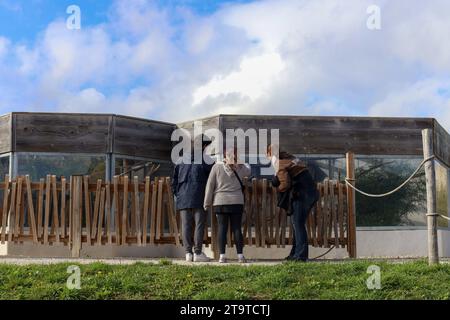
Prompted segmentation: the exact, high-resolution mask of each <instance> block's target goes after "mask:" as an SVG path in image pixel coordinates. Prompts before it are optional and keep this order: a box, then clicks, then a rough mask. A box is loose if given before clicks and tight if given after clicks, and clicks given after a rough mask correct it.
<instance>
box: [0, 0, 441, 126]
mask: <svg viewBox="0 0 450 320" xmlns="http://www.w3.org/2000/svg"><path fill="white" fill-rule="evenodd" d="M71 5H76V6H78V7H79V9H80V13H81V15H80V26H81V28H80V29H73V28H68V25H67V21H68V19H69V21H72V20H71V19H72V18H73V16H72V12H69V13H67V8H68V7H69V6H71ZM374 6H375V8H377V10H378V9H379V11H373V8H374ZM374 12H376V14H375V13H374ZM449 15H450V1H448V0H433V1H423V0H396V1H387V0H367V1H366V0H346V1H339V0H261V1H251V0H247V1H244V0H242V1H232V0H229V1H213V0H181V1H175V0H170V1H163V0H126V1H124V0H115V1H106V0H70V1H66V0H52V1H50V0H26V1H25V0H19V1H18V0H0V114H4V113H8V112H13V111H30V112H31V111H41V112H44V111H45V112H47V111H48V112H94V113H116V114H125V115H132V116H138V117H144V118H150V119H157V120H163V121H170V122H177V121H183V120H190V119H195V118H199V117H207V116H211V115H216V114H220V113H222V114H225V113H229V114H268V115H271V114H283V115H290V114H292V115H352V116H407V117H435V118H436V119H437V120H438V121H439V122H440V123H441V124H442V125H443V126H444V127H446V128H447V129H448V130H450V32H449V31H450V19H448V16H449ZM374 19H375V20H374ZM374 21H375V22H376V23H375V24H374ZM374 25H376V27H374Z"/></svg>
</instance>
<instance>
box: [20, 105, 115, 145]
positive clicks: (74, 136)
mask: <svg viewBox="0 0 450 320" xmlns="http://www.w3.org/2000/svg"><path fill="white" fill-rule="evenodd" d="M110 136H111V115H94V114H92V115H88V114H64V113H14V114H13V137H14V139H13V141H14V145H13V150H14V151H18V152H67V153H74V152H83V153H107V152H111V151H112V150H111V145H112V144H111V139H110Z"/></svg>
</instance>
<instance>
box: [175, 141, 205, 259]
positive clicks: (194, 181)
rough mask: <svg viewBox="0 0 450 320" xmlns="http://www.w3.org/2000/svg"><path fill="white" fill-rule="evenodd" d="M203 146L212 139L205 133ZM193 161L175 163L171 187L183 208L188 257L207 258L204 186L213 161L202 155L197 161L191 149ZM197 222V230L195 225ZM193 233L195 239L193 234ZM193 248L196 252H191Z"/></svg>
mask: <svg viewBox="0 0 450 320" xmlns="http://www.w3.org/2000/svg"><path fill="white" fill-rule="evenodd" d="M198 139H202V149H203V151H204V150H205V148H206V147H207V146H208V145H209V144H210V143H211V141H210V140H209V139H208V138H207V137H206V136H204V135H201V136H199V137H198ZM191 155H192V159H191V163H179V164H177V165H176V166H175V169H174V173H173V178H172V190H173V193H174V196H175V197H176V207H177V210H179V211H180V215H181V223H182V238H183V246H184V248H185V251H186V261H194V262H208V261H209V258H208V257H207V256H206V255H205V254H204V253H203V252H202V246H203V235H204V231H205V223H206V212H205V211H204V210H203V199H204V197H205V187H206V182H207V180H208V176H209V172H210V171H211V168H212V165H210V164H207V163H206V162H205V160H204V157H205V155H203V156H204V157H203V158H202V163H198V164H195V163H194V152H192V154H191ZM194 222H195V230H193V225H194ZM193 234H194V241H192V235H193ZM192 249H194V253H193V254H192Z"/></svg>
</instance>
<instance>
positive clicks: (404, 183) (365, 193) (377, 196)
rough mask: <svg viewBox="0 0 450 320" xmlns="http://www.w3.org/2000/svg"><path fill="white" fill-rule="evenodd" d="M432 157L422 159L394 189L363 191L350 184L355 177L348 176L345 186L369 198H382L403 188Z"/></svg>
mask: <svg viewBox="0 0 450 320" xmlns="http://www.w3.org/2000/svg"><path fill="white" fill-rule="evenodd" d="M432 159H434V156H431V157H429V158H426V159H424V160H423V161H422V162H421V163H420V165H419V166H418V167H417V169H416V170H415V171H414V172H413V173H412V174H411V175H410V176H409V178H408V179H406V180H405V181H404V182H403V183H402V184H401V185H399V186H398V187H397V188H395V189H394V190H391V191H389V192H386V193H382V194H372V193H367V192H364V191H362V190H360V189H358V188H356V187H355V186H354V185H352V184H351V183H350V181H355V179H348V178H345V183H346V185H347V186H349V187H350V188H352V189H353V190H355V191H357V192H359V193H361V194H362V195H365V196H367V197H371V198H382V197H385V196H389V195H391V194H393V193H395V192H397V191H398V190H400V189H401V188H403V187H404V186H405V185H406V184H407V183H408V182H409V181H411V179H412V178H414V176H415V175H416V174H417V173H418V172H419V170H420V169H421V168H422V167H423V165H424V164H425V163H426V162H428V161H430V160H432Z"/></svg>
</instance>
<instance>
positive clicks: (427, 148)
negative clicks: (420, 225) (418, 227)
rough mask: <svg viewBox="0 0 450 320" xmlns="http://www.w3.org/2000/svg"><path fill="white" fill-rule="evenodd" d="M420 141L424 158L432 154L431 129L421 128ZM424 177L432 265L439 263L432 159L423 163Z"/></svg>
mask: <svg viewBox="0 0 450 320" xmlns="http://www.w3.org/2000/svg"><path fill="white" fill-rule="evenodd" d="M422 142H423V157H424V159H427V158H429V157H431V156H433V155H434V150H433V131H432V130H431V129H423V130H422ZM425 178H426V183H427V229H428V264H429V265H433V264H438V263H439V250H438V237H437V213H436V173H435V170H434V160H430V161H427V162H426V163H425Z"/></svg>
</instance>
